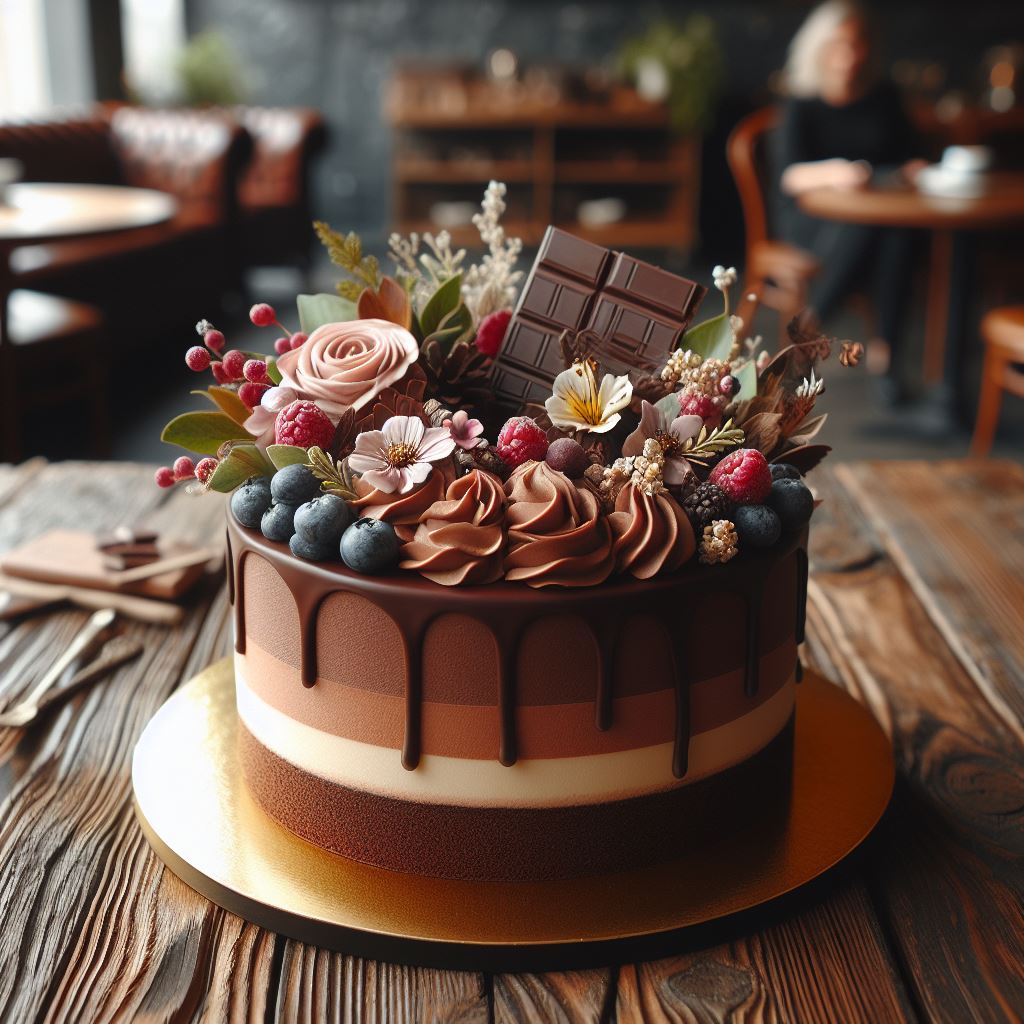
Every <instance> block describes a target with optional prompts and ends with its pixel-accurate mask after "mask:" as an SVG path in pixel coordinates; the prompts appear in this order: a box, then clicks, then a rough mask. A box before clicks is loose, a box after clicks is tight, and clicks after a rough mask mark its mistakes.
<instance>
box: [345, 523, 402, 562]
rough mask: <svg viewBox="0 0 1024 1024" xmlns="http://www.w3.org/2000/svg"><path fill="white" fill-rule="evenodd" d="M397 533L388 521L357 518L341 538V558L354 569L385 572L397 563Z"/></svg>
mask: <svg viewBox="0 0 1024 1024" xmlns="http://www.w3.org/2000/svg"><path fill="white" fill-rule="evenodd" d="M399 548H400V545H399V542H398V535H397V534H396V533H395V528H394V527H393V526H392V525H391V524H390V523H384V522H381V521H380V520H379V519H371V518H369V517H364V518H362V519H357V520H356V521H355V522H354V523H353V524H352V525H351V526H350V527H349V528H348V529H347V530H346V531H345V532H344V534H342V537H341V560H342V561H343V562H344V563H345V564H346V565H347V566H348V567H349V568H350V569H352V570H354V571H355V572H364V573H368V574H371V575H372V574H374V573H379V572H386V571H387V570H388V569H393V568H394V567H395V566H396V565H397V564H398V555H399Z"/></svg>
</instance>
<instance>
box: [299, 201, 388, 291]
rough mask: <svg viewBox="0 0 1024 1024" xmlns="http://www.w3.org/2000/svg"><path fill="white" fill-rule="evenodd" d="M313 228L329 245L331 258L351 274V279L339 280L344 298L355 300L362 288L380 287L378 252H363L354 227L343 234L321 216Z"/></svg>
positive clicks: (324, 242) (336, 264)
mask: <svg viewBox="0 0 1024 1024" xmlns="http://www.w3.org/2000/svg"><path fill="white" fill-rule="evenodd" d="M313 228H314V230H315V231H316V235H317V238H319V239H320V241H321V242H322V243H323V245H324V247H325V248H326V249H327V255H328V256H329V257H330V260H331V262H332V263H333V264H335V266H338V267H341V269H342V270H344V271H347V272H348V274H349V275H350V277H351V280H347V281H339V282H338V286H337V288H338V294H339V295H340V296H341V297H342V298H344V299H351V300H352V301H353V302H355V301H357V300H358V298H359V296H360V295H361V294H362V292H363V289H365V288H370V289H372V290H373V291H376V290H377V289H378V288H379V287H380V283H381V273H380V263H379V262H378V260H377V257H376V256H364V255H363V243H362V240H361V239H360V237H359V236H358V235H357V234H356V233H355V232H354V231H350V232H349V233H348V234H347V235H343V234H342V233H341V232H340V231H335V230H334V228H332V227H331V226H330V224H328V223H326V221H322V220H316V221H313Z"/></svg>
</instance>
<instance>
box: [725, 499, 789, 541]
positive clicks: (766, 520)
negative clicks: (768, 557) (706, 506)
mask: <svg viewBox="0 0 1024 1024" xmlns="http://www.w3.org/2000/svg"><path fill="white" fill-rule="evenodd" d="M732 524H733V526H734V527H735V528H736V535H737V536H738V537H739V539H740V547H741V548H748V547H750V548H770V547H771V546H772V545H773V544H774V543H775V542H776V541H777V540H778V539H779V536H780V535H781V533H782V521H781V520H780V519H779V517H778V515H776V513H775V511H774V510H773V509H770V508H769V507H768V506H767V505H740V507H739V508H737V509H736V511H735V512H734V513H733V516H732Z"/></svg>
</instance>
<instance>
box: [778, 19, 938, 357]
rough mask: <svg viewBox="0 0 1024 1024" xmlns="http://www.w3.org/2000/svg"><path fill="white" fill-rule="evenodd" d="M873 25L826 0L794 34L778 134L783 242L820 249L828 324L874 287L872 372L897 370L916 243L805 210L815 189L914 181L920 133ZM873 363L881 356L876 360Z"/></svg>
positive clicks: (819, 310)
mask: <svg viewBox="0 0 1024 1024" xmlns="http://www.w3.org/2000/svg"><path fill="white" fill-rule="evenodd" d="M875 56H876V54H875V46H874V40H873V37H872V33H871V26H870V24H869V22H868V19H867V16H866V14H865V13H864V11H863V9H862V8H861V7H860V6H859V5H858V4H856V3H854V2H850V0H827V2H826V3H823V4H821V5H820V6H819V7H817V8H815V10H814V11H812V12H811V14H810V15H809V16H808V17H807V20H806V21H805V22H804V24H803V26H802V27H801V28H800V30H799V32H797V34H796V36H795V37H794V39H793V41H792V43H791V44H790V48H789V58H788V60H787V63H786V70H785V82H786V89H787V93H788V96H789V98H788V100H787V102H786V104H785V107H784V111H783V116H782V123H781V125H780V128H779V130H778V131H777V132H776V133H775V136H774V138H773V146H774V154H773V155H774V160H775V166H776V169H777V173H778V182H779V195H778V201H777V204H776V210H775V213H776V221H777V234H778V236H779V237H780V238H782V239H784V240H785V241H787V242H791V243H792V244H794V245H797V246H799V247H800V248H802V249H806V250H807V251H809V252H811V253H813V254H814V255H815V256H816V257H817V258H818V260H819V261H820V263H821V271H820V273H819V275H818V276H817V277H816V278H815V280H814V281H813V283H812V286H811V296H810V301H811V306H812V308H813V310H814V312H815V313H816V314H817V315H818V317H819V318H820V319H821V320H825V319H827V318H828V317H829V316H830V315H831V314H832V313H833V312H834V311H835V309H836V307H837V306H838V304H839V303H840V302H841V301H842V300H843V298H845V297H846V296H847V295H848V294H849V293H850V291H851V290H852V289H853V288H854V287H855V286H864V285H867V286H868V288H869V290H870V294H871V298H872V300H873V302H874V307H875V313H876V316H877V318H878V323H877V327H878V330H879V333H880V335H881V338H880V340H881V341H883V342H885V344H879V343H878V342H877V341H876V343H875V344H874V345H873V346H869V349H868V352H869V366H870V365H873V366H874V367H876V368H882V367H883V366H884V365H885V364H886V363H888V364H889V365H890V367H891V365H892V360H891V359H889V358H888V354H889V353H890V352H891V351H894V350H895V349H896V347H897V345H898V338H899V334H900V330H901V326H902V321H903V318H904V313H905V312H906V298H907V294H908V288H909V280H908V279H909V275H910V262H911V237H910V235H909V233H907V232H905V231H900V230H896V229H891V228H874V227H869V226H864V225H859V224H839V223H835V222H831V221H825V220H819V219H817V218H815V217H810V216H808V215H807V214H804V213H803V212H801V210H800V208H799V206H798V205H797V202H796V197H797V196H798V195H800V193H802V192H806V191H808V190H809V189H815V188H840V189H856V188H860V187H862V186H864V185H866V184H867V183H868V182H869V181H870V180H871V178H872V176H879V175H892V174H903V175H906V176H908V177H912V176H913V175H914V174H915V173H916V171H917V170H918V169H919V167H920V166H921V163H920V162H918V161H914V160H912V159H911V158H912V156H913V155H914V152H915V136H914V131H913V129H912V127H911V125H910V122H909V120H908V118H907V116H906V114H905V112H904V110H903V106H902V104H901V102H900V97H899V95H898V93H897V92H896V90H895V88H894V87H893V86H891V85H890V84H888V83H886V82H883V81H881V80H880V79H879V77H878V74H877V68H876V61H875ZM872 357H874V358H872Z"/></svg>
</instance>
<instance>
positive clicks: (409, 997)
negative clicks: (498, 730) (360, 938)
mask: <svg viewBox="0 0 1024 1024" xmlns="http://www.w3.org/2000/svg"><path fill="white" fill-rule="evenodd" d="M487 1017H488V1010H487V998H486V995H485V992H484V983H483V975H481V974H474V973H470V972H462V971H433V970H427V969H424V968H419V967H402V966H399V965H397V964H386V963H378V962H376V961H373V960H363V959H361V958H359V957H351V956H344V955H342V954H340V953H331V952H329V951H328V950H325V949H318V948H316V947H315V946H307V945H304V944H302V943H301V942H293V941H292V940H290V939H289V940H286V941H285V945H284V957H283V961H282V966H281V981H280V987H279V988H278V993H277V1005H276V1018H275V1019H276V1020H277V1021H280V1022H282V1024H320V1022H338V1024H341V1022H342V1021H344V1022H346V1024H349V1022H352V1024H356V1022H359V1024H362V1022H366V1024H370V1022H379V1024H387V1022H391V1021H421V1020H422V1021H452V1022H453V1024H485V1022H486V1021H487Z"/></svg>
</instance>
